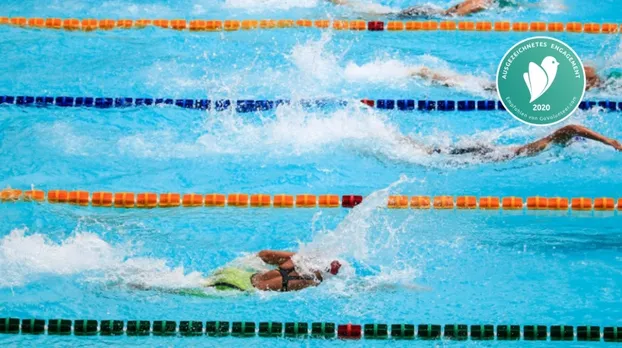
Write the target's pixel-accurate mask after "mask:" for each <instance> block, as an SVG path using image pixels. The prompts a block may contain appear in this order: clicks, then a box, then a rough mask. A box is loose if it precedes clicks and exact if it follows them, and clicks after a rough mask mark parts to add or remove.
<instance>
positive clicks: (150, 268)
mask: <svg viewBox="0 0 622 348" xmlns="http://www.w3.org/2000/svg"><path fill="white" fill-rule="evenodd" d="M26 232H27V229H15V230H13V231H11V233H10V234H9V235H7V236H5V237H4V238H2V240H0V274H2V275H3V276H2V277H0V286H2V287H7V286H21V285H24V284H26V283H29V282H30V281H33V280H35V279H36V278H37V277H39V276H43V275H50V274H53V275H59V276H70V275H75V274H82V275H83V276H84V280H85V281H88V282H96V283H102V284H108V285H110V284H116V285H119V286H128V287H136V288H152V287H153V288H194V287H197V286H198V285H199V281H200V280H201V279H202V275H201V274H200V273H198V272H191V273H188V274H184V269H183V267H181V266H180V267H176V268H170V267H168V266H167V265H166V263H167V261H166V260H163V259H154V258H145V257H132V254H131V252H130V250H132V247H131V246H130V245H111V244H109V243H107V242H106V241H104V240H102V239H101V238H100V237H99V236H97V235H95V234H93V233H88V232H78V233H76V234H75V235H74V236H72V237H69V238H67V239H66V240H64V241H62V242H61V243H58V244H57V243H54V242H53V241H51V240H50V239H48V238H47V237H45V236H44V235H42V234H32V235H27V234H26Z"/></svg>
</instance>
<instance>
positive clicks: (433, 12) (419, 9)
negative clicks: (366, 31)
mask: <svg viewBox="0 0 622 348" xmlns="http://www.w3.org/2000/svg"><path fill="white" fill-rule="evenodd" d="M329 1H330V2H332V3H333V4H335V5H344V6H350V7H355V4H354V3H351V2H349V1H348V0H329ZM495 4H496V5H497V6H499V7H501V8H504V7H518V6H524V7H527V6H529V7H533V6H538V5H537V4H528V3H521V4H519V3H518V2H517V1H515V0H465V1H462V2H460V3H458V4H456V5H454V6H452V7H450V8H448V9H446V10H445V9H442V8H439V7H436V6H431V5H417V6H412V7H409V8H407V9H405V10H402V11H400V12H398V13H397V16H398V17H401V18H413V17H417V18H429V17H438V16H453V17H458V16H460V17H461V16H468V15H470V14H474V13H478V12H481V11H485V10H487V9H489V8H491V7H492V6H493V5H495ZM370 14H385V15H386V14H395V13H394V12H393V13H391V12H378V11H374V12H373V13H370Z"/></svg>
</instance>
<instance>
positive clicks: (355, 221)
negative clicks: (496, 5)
mask: <svg viewBox="0 0 622 348" xmlns="http://www.w3.org/2000/svg"><path fill="white" fill-rule="evenodd" d="M443 3H447V2H443ZM565 3H566V5H567V6H568V11H567V12H564V11H555V10H547V11H540V10H532V9H530V10H523V11H516V12H515V11H511V12H503V11H501V12H500V11H492V12H489V13H485V14H480V15H477V16H476V17H475V18H476V19H489V20H499V19H508V20H512V21H516V20H523V21H536V20H546V21H562V22H568V21H573V20H578V21H581V22H590V21H594V22H599V23H603V22H620V20H619V18H618V15H617V14H616V10H617V9H618V7H619V6H616V3H615V2H614V1H605V2H599V5H598V6H596V5H594V6H586V5H582V4H581V3H580V2H579V1H578V0H573V1H570V0H568V1H566V2H565ZM382 4H383V5H386V6H389V7H394V8H402V7H405V6H406V5H407V2H398V1H394V2H382ZM408 4H410V3H408ZM266 8H267V9H266ZM0 14H1V15H6V16H10V17H14V16H27V17H32V16H39V17H44V18H45V17H52V16H58V17H63V18H69V17H77V18H86V17H94V18H122V17H125V18H134V19H138V18H143V17H148V18H157V17H162V18H187V19H191V18H206V17H207V18H222V19H225V18H232V19H249V18H275V19H279V18H312V19H315V18H326V17H329V16H334V18H359V17H360V15H357V14H355V13H353V12H352V11H351V10H349V9H335V8H334V7H332V6H329V5H326V4H323V3H321V2H319V1H302V2H298V1H278V2H276V1H266V2H258V1H232V0H229V1H227V2H224V3H223V2H201V1H187V2H149V3H146V2H140V1H133V2H131V1H109V2H106V3H104V4H103V5H102V6H101V7H98V8H95V7H91V6H90V5H89V4H88V3H87V2H83V1H72V2H70V3H67V2H55V1H52V2H47V3H45V4H41V3H38V2H25V3H24V2H15V1H11V2H4V3H3V4H0ZM363 19H368V20H375V19H378V17H376V16H369V17H366V16H363ZM380 20H387V17H380ZM0 32H1V33H2V40H1V41H0V49H1V51H2V52H3V56H4V59H2V60H1V61H0V68H1V69H2V71H4V72H5V73H4V74H2V75H1V76H0V94H1V95H33V96H64V95H68V96H95V97H98V96H112V97H132V98H143V97H166V98H193V99H201V98H209V99H211V100H216V99H231V100H237V99H292V100H294V101H296V100H301V99H320V98H334V99H345V100H350V101H356V100H359V99H362V98H372V99H383V98H388V99H409V98H410V99H422V98H425V99H432V100H445V99H448V100H461V99H476V100H480V99H491V98H493V99H494V98H495V96H494V95H492V96H491V95H489V94H488V92H486V91H485V90H484V89H483V88H482V84H483V83H484V82H485V81H486V80H487V79H492V78H493V76H494V71H495V70H496V68H497V64H498V62H499V60H500V59H501V57H502V56H503V54H504V53H505V51H506V50H507V49H508V48H509V47H511V46H512V45H513V44H514V43H515V42H517V41H519V40H520V39H522V38H526V37H529V36H531V35H532V33H514V32H511V33H504V34H500V33H494V32H491V33H474V32H439V31H434V32H418V33H416V34H414V33H407V32H382V33H373V32H350V31H347V32H333V31H320V30H310V29H287V30H255V31H238V32H230V33H224V32H219V33H192V32H176V31H173V30H160V29H156V28H146V29H142V30H130V31H119V30H115V31H109V32H105V31H95V32H90V33H84V32H68V31H54V30H33V29H23V28H16V27H11V26H0ZM551 36H554V37H557V38H560V39H562V40H564V41H565V42H567V43H569V44H570V45H572V47H573V48H574V49H575V50H576V51H577V53H578V54H579V55H580V56H581V57H583V59H584V61H591V62H593V63H594V64H596V66H598V67H599V69H600V70H601V71H607V70H610V69H616V68H620V64H621V62H622V61H621V60H620V55H619V53H618V51H619V45H620V41H619V37H618V36H617V35H588V34H572V33H555V34H551ZM420 65H427V66H432V67H436V68H439V69H447V70H451V71H457V72H460V73H469V74H474V75H476V77H475V78H473V79H470V80H468V81H467V82H466V83H465V84H464V85H462V86H461V87H460V88H458V89H449V88H442V87H437V86H431V85H428V84H426V83H424V82H421V81H417V80H414V79H411V78H409V77H408V70H409V69H410V68H412V67H416V66H420ZM619 88H620V86H617V85H616V83H613V84H612V85H609V86H607V88H605V89H603V90H599V91H594V92H588V94H586V99H587V98H588V97H589V98H593V99H610V100H619V99H617V97H618V94H619ZM566 123H580V124H584V125H586V126H589V127H591V128H593V129H595V130H597V131H599V132H602V133H604V134H605V135H607V136H610V137H613V138H617V139H620V138H622V124H621V117H620V114H619V113H616V112H604V111H598V110H590V111H577V112H576V113H575V114H574V115H573V116H572V117H571V119H570V120H569V122H566ZM554 128H555V127H538V128H534V127H529V126H526V125H522V124H520V123H519V122H518V121H516V120H514V119H513V118H512V117H510V116H509V115H507V114H506V113H505V112H503V111H487V112H481V111H472V112H458V111H448V112H422V111H417V110H415V111H411V112H403V111H398V110H377V109H367V108H362V107H361V105H360V104H358V103H356V102H354V103H350V104H349V105H347V106H331V107H326V108H304V107H301V106H300V105H299V104H297V103H295V102H294V103H293V104H292V105H283V106H279V107H278V108H277V109H276V110H268V111H265V112H255V113H244V114H241V113H235V112H233V111H231V110H229V111H223V112H215V111H209V112H208V111H198V110H186V109H182V108H176V107H136V108H122V109H121V108H113V109H99V108H61V107H49V108H36V107H22V106H17V105H11V106H8V105H3V106H2V107H0V135H1V136H0V146H1V148H2V151H1V152H0V161H1V163H3V164H4V165H3V166H2V169H0V187H2V188H4V187H7V186H10V187H14V188H21V189H29V188H30V187H31V185H35V187H36V188H38V189H42V190H45V191H48V190H54V189H66V190H77V189H80V190H87V191H90V192H94V191H111V192H123V191H133V192H158V193H161V192H181V193H191V192H194V193H202V194H205V193H210V192H220V193H225V194H226V193H234V192H245V193H249V194H250V193H266V194H272V195H274V194H279V193H287V194H292V195H295V194H302V193H311V194H317V195H319V194H338V195H344V194H361V195H364V196H369V195H371V194H372V193H374V192H375V194H374V195H373V196H372V197H374V198H371V199H365V200H364V202H363V204H362V205H359V206H358V207H357V208H355V209H354V210H350V209H342V208H337V209H315V208H313V209H298V208H296V209H257V208H248V209H239V208H232V207H226V208H193V209H191V208H173V209H152V210H142V209H141V210H139V209H106V208H95V207H76V206H71V205H53V204H48V203H42V204H36V203H25V202H24V203H22V202H20V203H14V204H13V203H2V204H0V211H2V216H3V219H0V237H1V239H0V274H2V276H0V282H1V283H0V296H1V297H2V298H3V299H5V300H4V301H2V302H0V313H1V314H0V317H5V316H11V317H18V318H35V317H36V318H46V319H48V318H68V319H90V318H93V319H122V320H132V319H142V320H145V319H146V320H156V319H166V320H176V321H180V320H203V321H205V320H223V321H255V322H259V321H278V322H289V321H293V322H296V321H304V322H322V321H327V322H337V323H348V322H352V323H387V324H393V323H412V324H419V323H431V324H447V323H465V324H520V325H523V324H525V325H526V324H542V325H555V324H566V325H575V326H577V325H586V324H587V325H599V326H622V319H620V317H621V315H620V314H621V313H622V305H621V303H620V300H619V299H620V297H621V290H620V287H619V285H620V284H622V273H621V272H620V270H619V269H620V263H621V262H622V254H621V252H620V249H621V247H622V245H621V244H620V237H621V235H622V233H621V232H620V228H619V227H620V220H619V219H620V216H619V212H612V213H602V212H576V211H564V212H561V213H560V212H537V213H535V212H530V211H525V210H521V211H515V212H509V211H505V210H503V211H482V210H476V211H462V210H450V211H439V210H430V211H427V210H413V209H406V210H388V209H385V208H378V207H384V206H385V205H386V198H387V196H388V195H389V194H404V195H409V196H413V195H430V196H435V195H445V194H447V195H452V196H460V195H475V196H478V197H479V196H488V195H493V196H500V197H504V196H519V197H528V196H536V195H540V196H547V197H554V196H562V197H613V198H615V199H616V200H617V199H618V198H620V197H622V194H620V192H621V191H622V178H621V176H620V175H619V174H618V169H619V168H620V165H621V162H622V160H621V158H620V155H619V154H618V153H615V152H614V151H613V150H611V149H610V148H606V147H605V146H602V145H596V144H593V143H586V142H580V143H577V144H574V145H573V146H571V147H569V148H566V149H557V148H554V149H551V150H549V151H547V152H545V153H543V154H541V155H539V156H536V157H531V158H520V159H517V160H514V161H510V162H501V163H488V162H482V161H481V160H479V159H476V158H470V157H466V158H458V159H456V158H450V157H447V156H433V157H430V156H427V155H424V154H422V153H421V152H419V151H415V150H414V149H412V148H409V147H407V146H406V145H405V144H404V143H403V142H401V141H399V139H400V137H401V136H403V135H410V136H412V137H413V138H415V139H417V140H420V141H422V142H424V143H427V144H430V145H436V146H446V145H449V144H451V143H454V142H458V143H459V144H474V143H486V144H492V143H499V144H520V143H524V142H527V141H530V140H533V139H535V138H536V137H540V136H544V135H546V134H548V133H549V132H550V131H551V130H552V129H554ZM391 185H392V186H391ZM387 187H391V188H390V189H389V190H387V191H379V190H382V189H385V188H387ZM300 245H302V246H303V249H305V248H306V249H305V250H309V249H323V250H325V253H326V255H330V256H335V257H337V256H338V257H340V258H341V259H343V260H345V261H347V262H348V264H347V265H346V266H345V267H344V271H343V272H342V273H343V274H342V275H341V276H339V277H336V278H335V279H331V280H330V281H327V282H326V284H323V285H322V286H321V287H318V288H312V289H307V290H305V291H301V292H296V293H267V294H255V295H242V296H224V297H222V296H209V297H207V298H203V297H192V296H181V295H177V294H173V293H171V291H172V292H174V291H176V290H179V289H181V288H188V287H193V286H196V284H197V283H198V281H199V279H201V278H202V277H204V276H205V275H207V274H209V273H210V272H211V271H213V270H215V269H216V268H218V267H220V266H222V265H224V264H226V263H228V262H230V261H232V260H233V259H236V258H238V257H240V256H241V255H243V253H250V252H254V251H257V250H260V249H268V248H269V249H293V250H296V249H298V247H299V246H300ZM143 287H158V288H167V291H155V290H139V289H138V288H143ZM82 340H84V338H78V337H73V336H29V335H2V336H0V341H2V342H4V343H5V344H10V345H18V344H24V342H28V343H32V344H37V343H39V344H57V345H67V344H83V343H82V342H81V341H82ZM195 340H196V341H195ZM85 342H88V343H86V344H89V345H102V346H103V345H110V344H132V345H149V346H153V345H188V344H190V345H203V344H205V345H209V344H212V345H224V344H245V345H256V344H263V343H265V342H266V341H264V339H261V338H249V339H248V340H239V339H236V340H235V341H234V338H229V337H225V338H215V339H212V338H209V339H208V338H205V337H202V338H192V339H182V338H180V337H175V338H162V337H149V338H132V337H125V336H124V337H99V336H98V337H96V338H92V339H88V341H85ZM270 342H271V343H272V344H275V345H287V344H292V342H291V341H285V340H273V341H270ZM417 342H418V343H420V344H421V343H422V342H421V341H417ZM463 343H464V342H461V343H458V344H463ZM470 343H472V342H469V343H467V344H470ZM308 344H310V345H318V346H320V345H328V344H334V343H330V342H326V341H309V343H308ZM361 344H365V345H371V344H377V345H381V344H382V343H378V342H375V343H374V342H370V341H365V342H363V343H361ZM408 344H412V343H408ZM423 344H427V343H423ZM542 344H543V345H548V344H550V343H542Z"/></svg>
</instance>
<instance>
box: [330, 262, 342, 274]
mask: <svg viewBox="0 0 622 348" xmlns="http://www.w3.org/2000/svg"><path fill="white" fill-rule="evenodd" d="M340 268H341V264H340V263H339V261H337V260H334V261H333V262H331V263H330V274H332V275H337V273H339V269H340Z"/></svg>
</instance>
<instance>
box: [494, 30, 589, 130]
mask: <svg viewBox="0 0 622 348" xmlns="http://www.w3.org/2000/svg"><path fill="white" fill-rule="evenodd" d="M497 91H498V93H499V99H500V100H501V103H503V106H505V109H506V110H507V111H508V112H509V113H510V114H511V115H512V116H514V117H515V118H517V119H518V120H520V121H522V122H525V123H527V124H531V125H535V126H546V125H551V124H555V123H557V122H561V121H563V120H565V119H566V118H568V117H569V116H570V115H571V114H572V113H573V112H574V111H575V110H576V109H577V107H579V103H580V102H581V100H582V99H583V94H584V93H585V71H584V70H583V63H582V62H581V59H580V58H579V56H577V54H576V53H575V51H574V50H573V49H572V48H570V46H568V45H566V44H565V43H563V42H562V41H559V40H557V39H553V38H550V37H544V36H537V37H532V38H529V39H526V40H523V41H521V42H519V43H517V44H516V45H514V46H513V47H512V48H510V50H509V51H507V53H506V54H505V55H504V56H503V59H502V60H501V63H500V64H499V68H498V69H497Z"/></svg>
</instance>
